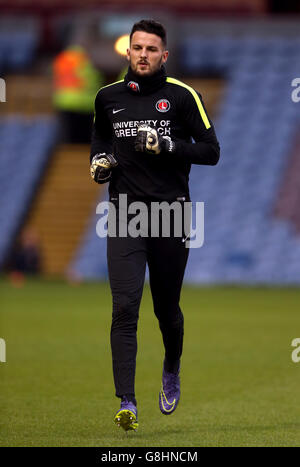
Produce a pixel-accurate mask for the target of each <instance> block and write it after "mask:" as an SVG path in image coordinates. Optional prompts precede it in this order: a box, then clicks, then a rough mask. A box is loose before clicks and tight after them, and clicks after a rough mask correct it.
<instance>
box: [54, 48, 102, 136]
mask: <svg viewBox="0 0 300 467" xmlns="http://www.w3.org/2000/svg"><path fill="white" fill-rule="evenodd" d="M53 75H54V93H53V105H54V107H55V109H56V111H57V112H58V114H59V125H60V132H61V136H60V141H61V142H62V143H89V142H90V140H91V128H92V121H93V114H94V101H95V95H96V94H97V91H98V90H99V88H100V87H102V86H103V85H104V77H103V75H102V73H101V72H100V71H98V70H97V69H96V68H95V67H94V66H93V63H92V62H91V59H90V57H89V54H88V51H87V50H85V49H84V48H83V47H82V46H80V45H71V46H69V47H67V49H65V50H64V51H62V52H60V53H59V54H58V55H57V56H56V57H55V59H54V62H53Z"/></svg>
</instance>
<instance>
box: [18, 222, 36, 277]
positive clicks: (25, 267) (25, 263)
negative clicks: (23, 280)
mask: <svg viewBox="0 0 300 467" xmlns="http://www.w3.org/2000/svg"><path fill="white" fill-rule="evenodd" d="M41 266H42V258H41V250H40V242H39V238H38V235H37V232H35V231H34V230H31V229H27V230H24V231H23V232H22V234H21V236H20V239H19V241H17V243H16V246H15V249H14V253H13V255H12V260H11V269H12V271H13V272H17V273H22V274H24V275H27V274H28V275H31V276H36V275H38V274H39V273H40V272H41Z"/></svg>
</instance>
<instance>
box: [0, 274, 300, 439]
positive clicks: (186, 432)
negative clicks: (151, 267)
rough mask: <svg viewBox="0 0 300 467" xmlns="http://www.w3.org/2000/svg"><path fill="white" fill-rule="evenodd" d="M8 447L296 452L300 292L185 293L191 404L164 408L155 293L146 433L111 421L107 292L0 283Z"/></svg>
mask: <svg viewBox="0 0 300 467" xmlns="http://www.w3.org/2000/svg"><path fill="white" fill-rule="evenodd" d="M0 297H1V298H0V306H1V311H0V337H2V338H4V339H5V341H6V351H7V361H6V363H0V411H1V417H0V445H1V446H134V447H135V446H146V447H147V446H151V447H158V446H168V447H170V446H176V447H194V446H299V445H300V404H299V399H300V398H299V387H300V363H293V361H292V359H291V353H292V350H293V348H292V347H291V342H292V340H293V339H294V338H295V337H300V313H299V304H300V290H299V289H288V288H278V289H270V288H235V287H223V288H222V287H205V288H193V287H185V288H184V289H183V292H182V300H181V305H182V309H183V312H184V315H185V340H184V353H183V358H182V372H181V381H182V398H181V401H180V404H179V406H178V408H177V410H176V412H175V413H174V414H172V415H171V416H168V417H166V416H164V415H162V414H161V413H160V411H159V408H158V392H159V389H160V384H161V372H162V360H163V346H162V340H161V336H160V332H159V328H158V324H157V322H156V318H155V316H154V314H153V312H152V303H151V296H150V292H149V288H148V287H147V286H146V287H145V291H144V296H143V301H142V306H141V312H140V320H139V332H138V358H137V374H136V396H137V400H138V410H139V417H138V418H139V424H140V425H139V429H138V431H137V432H136V433H130V434H128V435H126V433H125V432H123V431H120V430H119V429H118V428H117V427H116V426H115V425H114V423H113V417H114V414H115V412H116V410H117V409H118V408H119V400H118V399H117V398H116V397H115V396H114V386H113V378H112V366H111V355H110V342H109V333H110V321H111V297H110V291H109V287H108V285H107V284H105V283H102V284H95V283H92V284H82V285H79V286H70V285H67V284H66V283H64V282H58V281H56V282H54V281H28V282H27V283H26V284H25V286H24V287H22V288H13V287H12V286H11V285H10V284H9V283H8V282H7V281H5V280H2V281H1V282H0Z"/></svg>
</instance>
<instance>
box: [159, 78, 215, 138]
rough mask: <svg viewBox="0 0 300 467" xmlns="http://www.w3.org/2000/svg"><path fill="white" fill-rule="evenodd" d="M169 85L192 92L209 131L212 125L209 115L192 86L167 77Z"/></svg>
mask: <svg viewBox="0 0 300 467" xmlns="http://www.w3.org/2000/svg"><path fill="white" fill-rule="evenodd" d="M167 83H172V84H177V85H178V86H182V87H183V88H186V89H187V90H188V91H190V93H191V94H192V96H193V98H194V99H195V101H196V104H197V107H198V109H199V112H200V115H201V118H202V120H203V123H204V125H205V128H206V129H207V130H208V128H210V126H211V125H210V123H209V120H208V118H207V115H206V113H205V110H204V108H203V105H202V103H201V101H200V98H199V96H198V94H197V93H196V91H195V90H194V89H193V88H191V87H190V86H188V85H187V84H185V83H183V82H182V81H178V79H175V78H170V77H167Z"/></svg>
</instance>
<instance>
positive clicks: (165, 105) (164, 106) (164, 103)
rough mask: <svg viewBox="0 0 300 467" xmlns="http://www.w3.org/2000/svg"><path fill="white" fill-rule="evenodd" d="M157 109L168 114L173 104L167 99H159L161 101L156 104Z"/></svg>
mask: <svg viewBox="0 0 300 467" xmlns="http://www.w3.org/2000/svg"><path fill="white" fill-rule="evenodd" d="M155 107H156V110H158V111H159V112H168V110H170V107H171V104H170V102H169V101H168V100H167V99H159V101H157V102H156V106H155Z"/></svg>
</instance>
